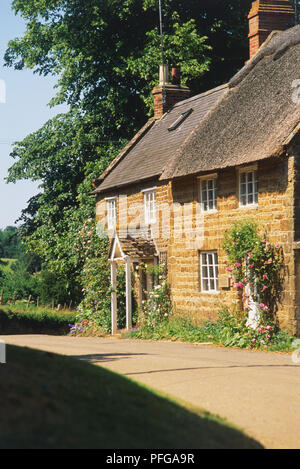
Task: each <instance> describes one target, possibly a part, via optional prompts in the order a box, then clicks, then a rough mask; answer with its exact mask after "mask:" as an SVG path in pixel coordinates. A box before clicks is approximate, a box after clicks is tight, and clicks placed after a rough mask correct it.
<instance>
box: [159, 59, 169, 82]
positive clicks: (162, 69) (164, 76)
mask: <svg viewBox="0 0 300 469" xmlns="http://www.w3.org/2000/svg"><path fill="white" fill-rule="evenodd" d="M167 83H169V67H168V65H166V64H161V65H160V66H159V84H160V85H163V84H167Z"/></svg>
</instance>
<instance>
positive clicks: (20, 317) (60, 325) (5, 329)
mask: <svg viewBox="0 0 300 469" xmlns="http://www.w3.org/2000/svg"><path fill="white" fill-rule="evenodd" d="M72 319H74V317H73V318H72V316H70V314H66V315H63V314H55V313H51V312H48V311H45V312H43V313H40V314H37V313H36V312H35V311H28V312H24V311H23V312H17V313H13V312H11V311H6V310H5V311H3V310H0V333H1V334H16V333H18V334H22V333H23V334H67V333H68V332H69V323H70V322H71V321H72Z"/></svg>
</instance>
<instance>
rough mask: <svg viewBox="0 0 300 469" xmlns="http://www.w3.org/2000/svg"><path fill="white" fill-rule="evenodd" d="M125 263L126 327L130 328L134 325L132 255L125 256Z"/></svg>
mask: <svg viewBox="0 0 300 469" xmlns="http://www.w3.org/2000/svg"><path fill="white" fill-rule="evenodd" d="M125 264H126V329H127V330H129V329H130V328H131V327H132V302H131V266H130V257H126V258H125Z"/></svg>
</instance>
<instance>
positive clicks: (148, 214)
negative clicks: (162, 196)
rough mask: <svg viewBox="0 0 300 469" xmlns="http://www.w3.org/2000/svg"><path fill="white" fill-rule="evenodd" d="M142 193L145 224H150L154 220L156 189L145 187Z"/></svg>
mask: <svg viewBox="0 0 300 469" xmlns="http://www.w3.org/2000/svg"><path fill="white" fill-rule="evenodd" d="M142 192H143V194H144V213H145V224H146V225H150V224H151V223H155V222H156V189H155V188H151V189H145V190H143V191H142Z"/></svg>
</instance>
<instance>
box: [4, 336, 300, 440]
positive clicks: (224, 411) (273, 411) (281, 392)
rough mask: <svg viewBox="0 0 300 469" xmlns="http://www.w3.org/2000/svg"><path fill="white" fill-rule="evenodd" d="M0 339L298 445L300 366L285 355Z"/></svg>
mask: <svg viewBox="0 0 300 469" xmlns="http://www.w3.org/2000/svg"><path fill="white" fill-rule="evenodd" d="M0 338H1V340H3V341H5V342H6V343H8V344H14V345H20V346H27V347H31V348H35V349H40V350H46V351H49V352H55V353H60V354H63V355H69V356H72V357H76V358H79V359H82V360H88V361H90V362H92V363H94V364H96V365H100V366H103V367H105V368H108V369H110V370H113V371H116V372H118V373H122V374H124V375H126V376H128V377H129V378H131V379H134V380H136V381H139V382H142V383H144V384H146V385H148V386H150V387H152V388H154V389H157V390H159V391H162V392H163V393H165V394H169V395H171V396H173V397H175V398H179V399H181V400H184V401H186V402H190V403H192V404H194V405H196V406H199V407H202V408H204V409H206V410H208V411H210V412H212V413H215V414H218V415H220V416H221V417H225V418H227V419H228V421H229V422H232V423H234V424H236V425H237V426H239V427H240V428H243V429H244V430H245V431H246V433H247V434H248V435H249V436H252V437H253V438H255V439H256V440H258V441H259V442H260V443H262V444H263V445H264V446H265V447H266V448H298V449H299V448H300V364H296V363H293V361H292V358H291V355H289V354H277V353H264V352H254V351H245V350H235V349H225V348H219V347H214V346H211V345H208V344H184V343H174V342H172V343H171V342H151V341H138V340H127V339H118V338H88V337H69V336H47V335H12V336H0ZM7 360H9V355H8V357H7Z"/></svg>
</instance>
